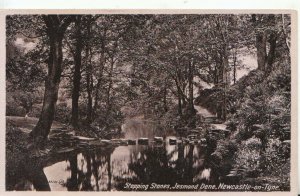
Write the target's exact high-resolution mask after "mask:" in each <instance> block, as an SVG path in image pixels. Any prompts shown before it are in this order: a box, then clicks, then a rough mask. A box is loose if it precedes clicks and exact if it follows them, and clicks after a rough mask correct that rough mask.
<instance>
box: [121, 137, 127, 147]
mask: <svg viewBox="0 0 300 196" xmlns="http://www.w3.org/2000/svg"><path fill="white" fill-rule="evenodd" d="M120 145H122V146H127V145H128V140H127V139H121V140H120Z"/></svg>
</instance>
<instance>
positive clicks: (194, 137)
mask: <svg viewBox="0 0 300 196" xmlns="http://www.w3.org/2000/svg"><path fill="white" fill-rule="evenodd" d="M187 138H188V139H189V140H195V139H197V135H196V134H191V135H188V136H187Z"/></svg>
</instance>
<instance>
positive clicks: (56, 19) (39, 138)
mask: <svg viewBox="0 0 300 196" xmlns="http://www.w3.org/2000/svg"><path fill="white" fill-rule="evenodd" d="M42 17H43V21H44V23H45V25H46V34H47V37H48V41H49V58H48V75H47V78H46V81H45V92H44V100H43V107H42V112H41V115H40V117H39V121H38V123H37V124H36V126H35V127H34V128H33V130H32V131H31V132H30V136H31V137H32V138H33V141H35V142H36V143H37V144H38V145H42V144H43V141H44V140H46V139H47V136H48V134H49V132H50V128H51V125H52V122H53V119H54V112H55V105H56V101H57V98H58V89H59V84H60V79H61V73H62V70H63V67H62V60H63V54H62V40H63V37H64V33H65V31H66V29H67V28H68V26H69V25H70V23H71V22H72V21H73V16H60V15H43V16H42Z"/></svg>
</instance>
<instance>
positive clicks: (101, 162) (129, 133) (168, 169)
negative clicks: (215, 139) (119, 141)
mask: <svg viewBox="0 0 300 196" xmlns="http://www.w3.org/2000/svg"><path fill="white" fill-rule="evenodd" d="M123 131H124V132H125V138H127V139H136V138H139V137H148V138H149V139H152V138H153V137H154V136H163V137H164V138H165V140H166V142H164V143H162V144H159V145H156V144H154V143H153V142H152V141H151V142H150V143H149V145H133V146H119V147H116V148H115V149H111V150H103V149H98V150H97V149H96V150H82V151H78V152H75V153H68V154H65V155H63V156H60V157H53V160H54V161H53V160H52V162H51V163H50V164H49V166H47V167H45V168H44V169H43V171H44V173H45V174H46V177H47V179H48V182H49V185H50V188H51V190H53V191H57V190H66V191H111V190H123V191H131V190H133V189H128V188H126V183H127V184H128V183H131V184H151V183H157V184H169V185H171V186H174V185H175V183H179V184H185V185H192V184H199V183H201V182H206V183H210V184H213V183H217V182H218V174H217V173H216V172H215V171H216V169H214V168H213V167H212V166H211V164H210V161H209V158H208V156H207V149H206V148H204V147H201V146H199V145H182V144H177V145H170V144H169V142H168V136H169V135H170V134H172V132H170V131H163V129H161V128H160V127H159V126H157V125H156V124H155V123H153V122H142V121H136V120H135V121H129V122H127V123H126V124H125V126H124V130H123ZM173 134H174V133H173ZM137 190H138V191H142V190H139V189H137ZM147 190H149V189H147ZM156 190H157V191H159V190H160V189H156ZM162 190H163V189H162Z"/></svg>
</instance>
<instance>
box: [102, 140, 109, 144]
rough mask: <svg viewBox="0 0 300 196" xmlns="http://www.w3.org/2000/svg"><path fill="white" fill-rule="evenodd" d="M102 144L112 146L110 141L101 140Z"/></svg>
mask: <svg viewBox="0 0 300 196" xmlns="http://www.w3.org/2000/svg"><path fill="white" fill-rule="evenodd" d="M100 142H102V143H105V144H111V141H110V140H100Z"/></svg>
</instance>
